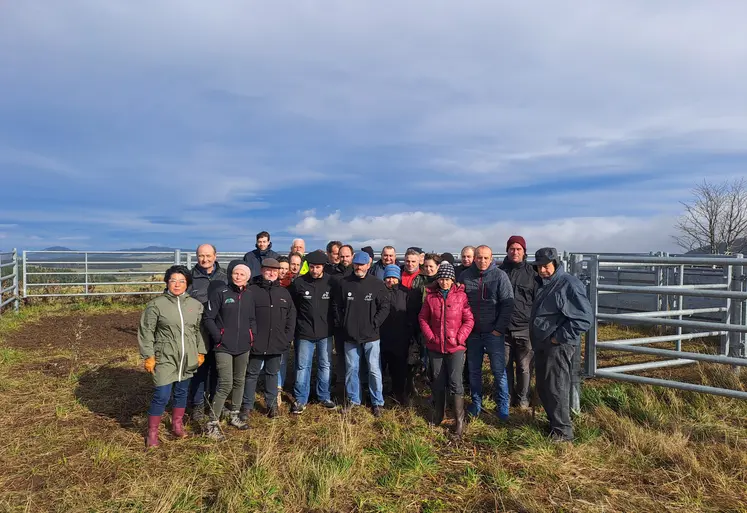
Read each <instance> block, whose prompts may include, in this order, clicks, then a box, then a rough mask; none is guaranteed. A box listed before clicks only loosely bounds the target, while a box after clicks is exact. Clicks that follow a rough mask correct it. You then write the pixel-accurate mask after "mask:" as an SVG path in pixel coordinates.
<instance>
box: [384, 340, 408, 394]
mask: <svg viewBox="0 0 747 513" xmlns="http://www.w3.org/2000/svg"><path fill="white" fill-rule="evenodd" d="M381 371H382V373H383V372H386V371H388V372H389V375H390V376H391V378H392V392H393V393H394V397H396V398H397V400H398V401H400V400H402V399H404V397H405V384H406V383H407V371H408V369H407V348H405V350H404V351H401V350H399V351H397V350H392V349H388V348H384V349H382V350H381Z"/></svg>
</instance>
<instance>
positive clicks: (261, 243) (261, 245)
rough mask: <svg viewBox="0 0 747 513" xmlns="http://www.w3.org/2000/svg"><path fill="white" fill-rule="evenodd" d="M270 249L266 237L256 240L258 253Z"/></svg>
mask: <svg viewBox="0 0 747 513" xmlns="http://www.w3.org/2000/svg"><path fill="white" fill-rule="evenodd" d="M269 247H270V239H269V238H267V237H260V238H259V239H257V249H259V250H260V251H266V250H267V248H269Z"/></svg>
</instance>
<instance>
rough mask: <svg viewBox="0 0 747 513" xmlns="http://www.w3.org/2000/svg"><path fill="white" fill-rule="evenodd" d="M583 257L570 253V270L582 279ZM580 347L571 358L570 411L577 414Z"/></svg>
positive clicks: (580, 372)
mask: <svg viewBox="0 0 747 513" xmlns="http://www.w3.org/2000/svg"><path fill="white" fill-rule="evenodd" d="M583 258H584V256H583V255H582V254H580V253H571V254H570V266H571V272H572V273H573V275H574V276H575V277H576V278H579V279H583V278H584V277H583V276H582V275H583V266H582V263H583ZM581 374H582V367H581V348H580V347H579V348H578V350H577V351H576V352H575V353H573V359H572V360H571V397H570V399H571V412H573V413H574V414H576V415H578V414H579V413H581Z"/></svg>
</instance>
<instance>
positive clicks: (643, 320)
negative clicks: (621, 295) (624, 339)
mask: <svg viewBox="0 0 747 513" xmlns="http://www.w3.org/2000/svg"><path fill="white" fill-rule="evenodd" d="M597 318H599V319H601V320H606V321H634V322H636V323H639V324H649V325H652V326H659V325H660V326H674V327H675V328H676V327H677V326H682V327H683V328H695V329H703V330H714V331H740V332H742V333H747V326H743V325H740V324H722V323H719V322H703V321H680V320H677V319H661V318H649V317H636V316H635V315H630V314H603V313H600V314H597Z"/></svg>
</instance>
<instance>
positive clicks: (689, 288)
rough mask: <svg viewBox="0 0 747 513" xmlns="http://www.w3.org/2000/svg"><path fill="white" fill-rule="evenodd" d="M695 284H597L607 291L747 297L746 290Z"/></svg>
mask: <svg viewBox="0 0 747 513" xmlns="http://www.w3.org/2000/svg"><path fill="white" fill-rule="evenodd" d="M694 287H696V286H695V285H685V287H684V288H679V287H654V286H636V285H599V286H598V289H599V290H606V291H609V292H638V293H647V294H679V295H683V296H697V297H712V298H716V299H729V298H731V299H747V292H736V291H731V290H704V289H696V288H694Z"/></svg>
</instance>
